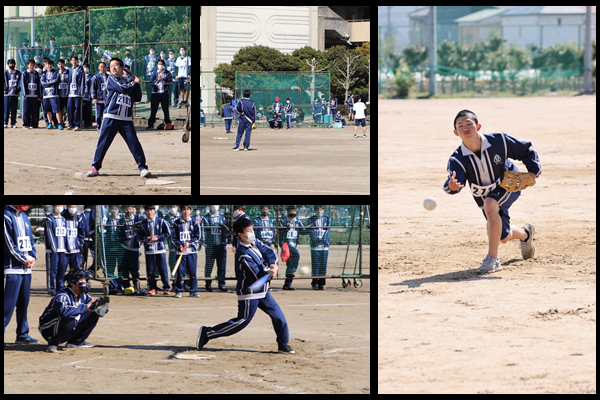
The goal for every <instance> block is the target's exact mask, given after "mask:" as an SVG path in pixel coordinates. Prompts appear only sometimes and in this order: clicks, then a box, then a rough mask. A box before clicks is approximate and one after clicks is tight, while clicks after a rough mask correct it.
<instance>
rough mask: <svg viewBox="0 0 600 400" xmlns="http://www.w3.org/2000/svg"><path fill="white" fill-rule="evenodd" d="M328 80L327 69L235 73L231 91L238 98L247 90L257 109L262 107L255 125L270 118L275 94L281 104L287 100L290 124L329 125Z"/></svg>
mask: <svg viewBox="0 0 600 400" xmlns="http://www.w3.org/2000/svg"><path fill="white" fill-rule="evenodd" d="M330 79H331V78H330V73H329V72H317V73H314V74H313V73H311V72H236V74H235V93H236V98H238V99H241V98H243V94H244V90H246V89H248V90H250V92H251V95H250V100H252V101H253V102H254V104H255V105H256V109H257V111H258V112H259V113H260V107H262V108H263V111H262V115H261V116H260V118H259V117H257V119H256V120H257V123H258V124H261V123H262V124H266V121H268V120H269V119H271V115H272V109H273V103H274V102H275V97H279V99H280V101H281V102H282V103H283V104H284V105H285V104H286V99H288V98H289V99H290V101H291V103H292V105H293V111H292V123H293V124H294V125H311V126H319V125H320V126H325V125H327V126H329V125H330V124H331V121H332V118H330V115H329V113H330V108H329V97H330V94H331V89H330V87H331V84H330ZM284 118H285V114H284Z"/></svg>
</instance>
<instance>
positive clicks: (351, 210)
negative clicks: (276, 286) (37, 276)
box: [92, 205, 370, 289]
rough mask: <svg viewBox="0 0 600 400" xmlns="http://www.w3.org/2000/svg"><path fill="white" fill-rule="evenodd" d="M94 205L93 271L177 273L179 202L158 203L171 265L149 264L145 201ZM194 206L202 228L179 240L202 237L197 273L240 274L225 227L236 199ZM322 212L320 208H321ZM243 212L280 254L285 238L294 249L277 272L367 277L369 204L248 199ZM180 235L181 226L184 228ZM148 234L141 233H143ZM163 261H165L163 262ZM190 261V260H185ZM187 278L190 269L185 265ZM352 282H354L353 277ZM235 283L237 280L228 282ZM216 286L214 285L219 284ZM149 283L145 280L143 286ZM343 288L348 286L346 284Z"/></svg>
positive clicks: (114, 279) (123, 279) (125, 275)
mask: <svg viewBox="0 0 600 400" xmlns="http://www.w3.org/2000/svg"><path fill="white" fill-rule="evenodd" d="M94 207H95V218H94V221H95V230H94V232H95V238H96V240H95V243H94V244H93V247H92V248H94V249H95V250H96V251H95V255H96V257H95V260H94V266H95V268H94V269H95V271H96V277H97V278H100V279H107V280H111V286H113V287H117V286H119V285H125V286H127V285H129V284H130V283H131V280H132V279H137V278H139V277H141V278H142V279H144V278H146V277H147V276H148V274H154V275H155V276H156V277H157V281H158V286H159V288H162V287H163V285H164V283H165V282H163V283H162V284H161V278H160V277H161V275H162V276H163V277H165V278H167V279H173V278H172V275H171V273H172V271H173V268H174V266H175V263H176V261H177V257H176V245H175V244H174V239H176V238H177V235H176V232H177V231H176V230H175V229H174V225H175V223H176V221H177V219H178V218H180V216H181V210H180V209H179V207H180V206H178V205H159V206H156V207H158V214H157V215H158V217H160V218H162V219H164V220H165V222H166V224H167V226H168V227H169V230H170V232H171V234H170V235H169V236H168V237H163V236H160V238H159V241H160V242H161V243H162V244H164V248H165V249H166V252H165V261H166V265H167V268H168V276H167V274H165V272H167V271H166V270H164V267H163V266H162V265H158V263H157V264H156V265H153V266H148V265H147V263H146V257H145V250H144V243H141V240H140V239H142V238H141V237H140V235H141V234H140V235H138V233H139V232H144V230H141V229H142V226H143V224H145V223H147V219H148V217H147V216H146V212H145V208H146V206H144V205H99V206H94ZM214 207H215V206H209V205H192V211H191V218H193V219H195V220H196V221H197V222H198V223H199V232H184V233H183V236H180V237H179V239H180V240H183V239H182V238H185V240H186V241H187V240H192V241H194V242H196V243H199V244H200V247H199V251H198V253H197V265H195V266H194V267H195V268H196V273H195V276H196V277H197V280H198V287H199V288H201V289H203V288H204V281H206V280H219V281H227V280H235V269H234V256H233V253H232V252H231V243H232V235H231V234H227V233H224V232H223V230H222V229H221V228H220V226H221V225H227V226H229V227H232V226H233V222H234V220H235V219H234V217H233V215H232V212H233V206H232V205H220V206H216V207H218V208H214ZM320 212H322V215H320V214H319V213H320ZM246 214H247V215H248V217H250V219H251V220H252V222H253V225H254V233H255V235H256V238H257V239H258V240H260V241H261V242H262V243H263V244H265V245H266V246H268V247H270V248H272V249H273V250H275V251H276V252H277V253H278V254H279V255H280V254H281V251H282V246H283V244H284V243H288V247H289V248H290V258H289V260H288V261H287V262H282V261H281V257H280V262H279V277H278V279H281V280H283V279H286V277H289V276H292V275H293V276H295V279H311V278H312V277H316V276H319V277H329V278H332V277H335V278H338V279H336V282H335V283H334V284H333V285H337V286H342V282H344V283H345V284H346V285H347V284H349V283H352V284H356V281H357V280H359V279H361V278H369V277H370V206H368V205H322V206H314V205H248V206H246ZM180 235H181V233H180ZM142 236H143V235H142ZM161 263H162V262H161ZM300 267H309V270H310V276H302V277H300V276H298V273H297V271H298V268H300ZM184 268H186V267H184ZM183 272H184V279H185V280H189V279H191V277H192V276H193V275H194V273H193V271H190V270H184V271H183ZM352 281H354V282H352ZM226 285H227V287H228V289H233V287H234V286H235V283H232V282H229V283H226ZM215 286H216V284H215ZM142 287H144V285H142ZM345 287H346V286H345Z"/></svg>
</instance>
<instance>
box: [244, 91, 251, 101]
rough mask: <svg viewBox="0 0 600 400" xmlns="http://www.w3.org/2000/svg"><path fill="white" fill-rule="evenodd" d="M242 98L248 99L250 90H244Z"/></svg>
mask: <svg viewBox="0 0 600 400" xmlns="http://www.w3.org/2000/svg"><path fill="white" fill-rule="evenodd" d="M244 97H245V98H247V99H249V98H250V90H248V89H246V90H244Z"/></svg>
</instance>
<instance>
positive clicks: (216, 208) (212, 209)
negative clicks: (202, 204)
mask: <svg viewBox="0 0 600 400" xmlns="http://www.w3.org/2000/svg"><path fill="white" fill-rule="evenodd" d="M210 211H211V212H214V213H215V212H217V211H219V207H217V206H212V207H211V208H210Z"/></svg>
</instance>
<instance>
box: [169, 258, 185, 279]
mask: <svg viewBox="0 0 600 400" xmlns="http://www.w3.org/2000/svg"><path fill="white" fill-rule="evenodd" d="M181 257H183V253H181V255H180V256H179V258H178V259H177V262H176V263H175V268H173V273H172V274H171V276H173V278H174V277H175V274H176V273H177V270H178V269H179V264H181Z"/></svg>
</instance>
